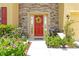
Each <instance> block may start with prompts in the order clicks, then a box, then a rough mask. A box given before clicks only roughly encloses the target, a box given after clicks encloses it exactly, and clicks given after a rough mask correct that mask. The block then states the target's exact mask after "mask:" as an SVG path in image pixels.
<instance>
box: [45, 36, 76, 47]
mask: <svg viewBox="0 0 79 59" xmlns="http://www.w3.org/2000/svg"><path fill="white" fill-rule="evenodd" d="M45 40H46V44H47V46H49V47H54V48H59V47H61V46H62V47H64V46H65V45H68V46H69V47H75V46H74V41H75V40H74V39H72V38H69V37H68V38H67V37H65V38H64V39H61V38H60V37H59V36H48V35H46V37H45Z"/></svg>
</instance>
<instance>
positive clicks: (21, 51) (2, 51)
mask: <svg viewBox="0 0 79 59" xmlns="http://www.w3.org/2000/svg"><path fill="white" fill-rule="evenodd" d="M23 42H24V41H22V40H21V41H18V40H17V39H14V38H4V37H2V38H0V56H23V55H25V50H26V49H28V44H24V43H23Z"/></svg>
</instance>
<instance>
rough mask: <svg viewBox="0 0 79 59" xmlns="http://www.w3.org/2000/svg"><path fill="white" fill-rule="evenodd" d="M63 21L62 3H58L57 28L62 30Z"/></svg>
mask: <svg viewBox="0 0 79 59" xmlns="http://www.w3.org/2000/svg"><path fill="white" fill-rule="evenodd" d="M63 22H64V4H63V3H60V4H59V29H60V30H61V31H62V30H63Z"/></svg>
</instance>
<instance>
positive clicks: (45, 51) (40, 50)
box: [27, 40, 79, 58]
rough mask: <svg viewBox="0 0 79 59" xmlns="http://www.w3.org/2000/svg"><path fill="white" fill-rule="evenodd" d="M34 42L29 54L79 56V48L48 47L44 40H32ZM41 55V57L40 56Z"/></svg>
mask: <svg viewBox="0 0 79 59" xmlns="http://www.w3.org/2000/svg"><path fill="white" fill-rule="evenodd" d="M31 42H32V44H31V46H30V48H29V51H28V53H27V55H28V56H40V57H42V56H43V57H53V58H57V57H72V56H76V57H79V48H68V49H67V50H64V49H62V48H47V46H46V44H45V41H44V40H31ZM40 57H39V58H40Z"/></svg>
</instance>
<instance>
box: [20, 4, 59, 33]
mask: <svg viewBox="0 0 79 59" xmlns="http://www.w3.org/2000/svg"><path fill="white" fill-rule="evenodd" d="M58 10H59V8H58V4H57V3H21V4H19V14H20V15H19V26H20V27H22V28H23V30H24V32H25V33H28V31H29V30H28V26H29V25H28V23H29V21H28V20H29V19H28V15H27V14H28V13H29V12H36V11H38V12H48V13H49V14H50V17H49V20H50V25H48V27H50V28H57V29H59V18H58V13H59V11H58Z"/></svg>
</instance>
